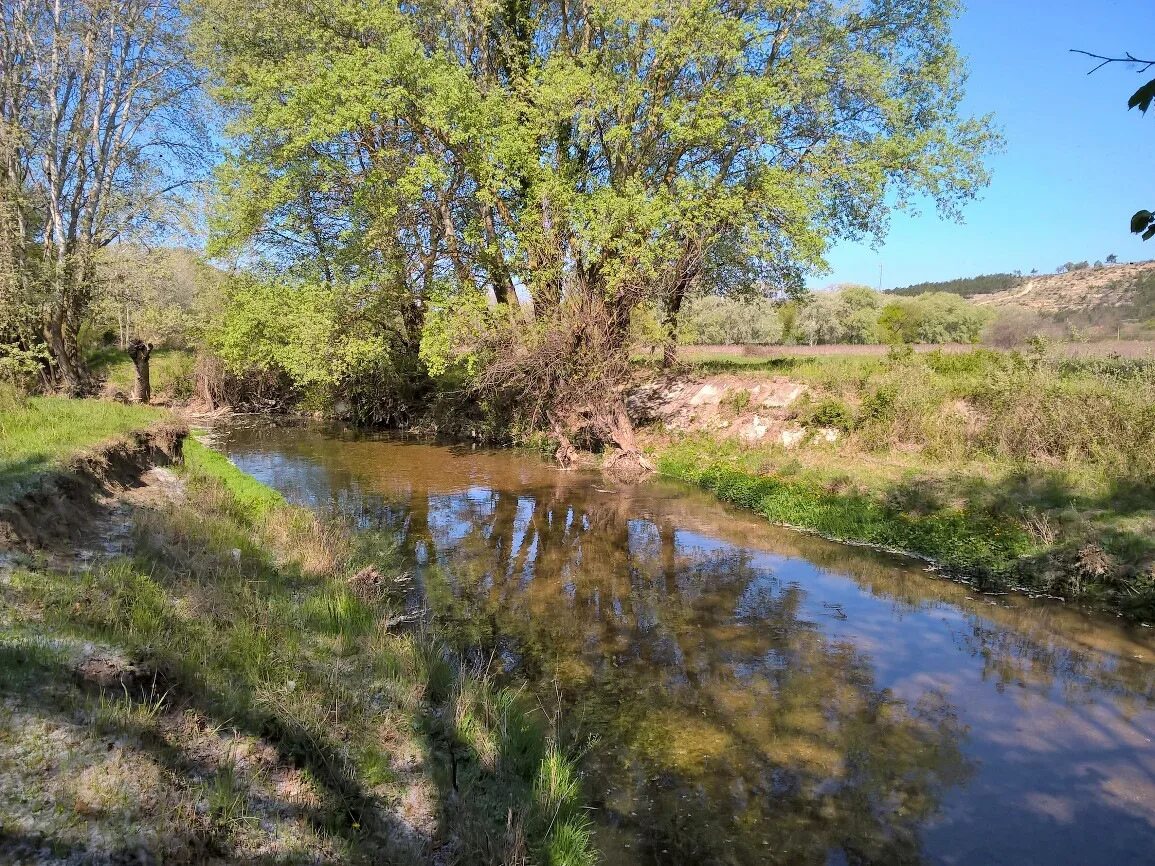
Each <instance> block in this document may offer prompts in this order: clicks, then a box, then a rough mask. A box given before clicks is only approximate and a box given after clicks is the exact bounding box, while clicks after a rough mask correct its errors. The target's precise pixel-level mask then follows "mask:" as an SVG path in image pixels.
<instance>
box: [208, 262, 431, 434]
mask: <svg viewBox="0 0 1155 866" xmlns="http://www.w3.org/2000/svg"><path fill="white" fill-rule="evenodd" d="M226 294H227V300H228V303H227V306H226V308H225V313H224V315H223V316H222V317H221V319H220V320H219V321H218V322H217V323H215V324H214V325H213V326H212V327H211V329H210V331H209V333H208V344H209V347H210V349H211V350H212V351H213V352H214V354H215V355H216V356H217V357H218V358H219V359H220V360H221V361H222V362H223V364H224V365H225V368H226V370H227V371H228V372H230V373H232V374H234V375H245V374H251V373H253V372H259V373H264V374H273V375H276V376H283V377H285V378H287V379H288V380H289V382H291V384H292V387H293V389H294V390H295V391H296V392H297V393H298V394H299V395H300V398H301V402H302V405H304V406H305V407H306V408H313V409H329V408H338V409H339V410H340V411H339V414H342V415H348V416H349V417H351V418H352V419H353V420H356V421H359V422H362V423H372V424H390V423H404V422H405V421H407V420H408V413H409V412H410V411H411V407H412V405H413V403H414V402H415V401H416V400H417V399H418V398H419V396H420V394H419V391H420V388H421V383H422V381H423V380H424V376H423V368H422V367H421V366H420V363H419V362H418V360H417V356H416V351H413V352H411V353H407V352H405V351H403V348H402V347H403V342H402V341H401V340H400V339H399V334H400V333H401V332H402V330H403V323H402V322H400V321H399V316H398V315H397V314H396V313H395V312H394V310H393V309H392V308H391V306H390V303H389V297H388V294H387V293H382V292H380V291H378V290H376V289H375V288H373V287H361V286H358V285H355V284H347V285H343V286H333V285H329V286H327V285H323V284H319V283H311V282H306V281H287V280H283V279H274V278H258V277H251V276H244V277H238V278H235V279H234V280H232V281H231V282H230V284H229V286H228V287H227V290H226ZM354 312H355V314H354ZM339 404H344V405H339Z"/></svg>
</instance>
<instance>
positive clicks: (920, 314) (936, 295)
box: [878, 292, 987, 343]
mask: <svg viewBox="0 0 1155 866" xmlns="http://www.w3.org/2000/svg"><path fill="white" fill-rule="evenodd" d="M986 318H987V316H986V313H985V312H984V311H983V310H982V309H981V308H979V307H975V306H974V305H972V304H969V303H968V302H967V301H965V300H964V299H963V298H960V297H959V296H958V295H952V294H949V293H947V292H932V293H931V294H927V295H918V296H916V297H912V298H898V299H896V300H893V301H890V302H889V303H887V304H886V305H885V306H884V307H883V308H882V312H881V313H880V315H879V320H878V323H879V329H880V331H881V332H882V335H883V336H884V337H885V339H886V341H887V342H898V343H977V342H978V340H979V338H980V337H981V336H982V331H983V325H984V324H985V322H986Z"/></svg>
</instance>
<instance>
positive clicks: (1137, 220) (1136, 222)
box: [1131, 210, 1155, 234]
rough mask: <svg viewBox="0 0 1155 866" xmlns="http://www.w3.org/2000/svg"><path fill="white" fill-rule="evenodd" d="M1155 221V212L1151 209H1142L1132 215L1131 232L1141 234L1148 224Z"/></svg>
mask: <svg viewBox="0 0 1155 866" xmlns="http://www.w3.org/2000/svg"><path fill="white" fill-rule="evenodd" d="M1152 222H1155V214H1153V213H1151V211H1149V210H1141V211H1139V212H1137V213H1136V214H1135V216H1133V217H1131V232H1132V234H1139V232H1141V231H1144V230H1145V229H1146V228H1147V226H1149V225H1151V223H1152Z"/></svg>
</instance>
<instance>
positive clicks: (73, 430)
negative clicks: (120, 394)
mask: <svg viewBox="0 0 1155 866" xmlns="http://www.w3.org/2000/svg"><path fill="white" fill-rule="evenodd" d="M164 417H165V412H164V411H163V410H160V409H153V408H149V407H147V406H127V405H124V404H121V403H106V402H101V401H98V400H70V399H67V398H64V397H22V396H19V395H17V394H15V393H14V392H12V391H4V392H2V393H0V501H3V500H5V499H11V498H14V497H15V496H18V495H20V493H21V492H23V491H25V490H27V489H28V487H29V486H30V485H31V484H32V483H34V481H35V479H36V478H37V477H38V476H40V475H42V474H43V473H45V472H50V471H52V470H55V469H59V468H61V467H62V466H63V465H64V464H65V463H66V462H67V461H68V459H69V458H71V457H73V456H74V455H75V454H77V453H78V452H81V451H84V450H86V449H90V448H93V447H94V446H97V445H100V444H102V443H105V442H107V441H108V440H110V439H113V438H116V437H120V436H124V435H126V434H129V433H132V432H135V431H139V430H142V429H144V428H145V427H147V426H149V425H150V424H152V423H154V422H156V421H159V420H161V419H162V418H164Z"/></svg>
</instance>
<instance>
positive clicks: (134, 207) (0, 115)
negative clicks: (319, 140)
mask: <svg viewBox="0 0 1155 866" xmlns="http://www.w3.org/2000/svg"><path fill="white" fill-rule="evenodd" d="M197 85H198V77H197V70H196V68H195V67H194V66H193V65H192V64H191V62H190V61H189V53H188V50H187V46H186V43H185V39H184V19H183V17H182V11H181V8H180V4H179V3H177V2H175V0H4V2H3V4H0V299H2V300H3V301H4V306H5V308H6V310H7V311H8V312H9V313H11V312H12V311H14V310H20V311H21V312H20V313H19V314H18V315H13V316H12V317H11V318H12V319H13V321H11V322H0V325H6V327H5V328H4V332H3V333H0V340H2V341H4V342H5V343H6V344H8V346H9V350H13V349H15V350H20V351H30V349H29V344H30V343H32V342H34V341H38V342H39V343H40V344H41V345H42V346H43V347H44V349H45V350H46V352H47V356H48V358H49V359H50V365H49V366H48V368H47V369H46V374H47V376H48V378H49V379H50V381H51V383H52V384H56V385H60V386H63V387H64V388H66V389H67V390H69V391H73V392H76V391H79V390H82V388H83V387H84V384H85V383H84V379H85V375H84V366H83V359H82V358H81V356H80V352H79V346H78V335H79V333H80V329H81V326H82V325H83V324H84V322H85V320H86V318H87V316H88V315H89V313H90V311H91V307H92V302H93V294H94V291H95V287H96V270H95V268H96V265H95V262H96V258H95V256H96V253H97V251H98V250H100V249H101V248H103V247H107V246H108V245H109V244H112V243H115V242H116V241H118V240H121V239H123V238H125V237H127V236H129V235H131V234H133V233H134V232H137V231H139V230H140V229H141V228H142V227H143V226H145V225H146V224H151V223H153V222H155V220H156V219H157V218H158V215H159V209H160V207H161V205H162V204H164V203H166V202H167V201H168V200H169V199H168V195H169V193H171V191H172V190H173V189H174V188H175V187H177V186H179V185H180V184H181V183H182V182H183V181H184V179H185V177H186V175H185V174H184V172H185V170H186V169H187V166H188V159H189V158H195V157H197V156H199V154H200V149H201V146H202V141H203V137H202V132H203V130H202V129H201V127H200V126H199V124H198V123H197V121H196V117H197V115H196V112H195V111H194V106H195V94H196V88H197Z"/></svg>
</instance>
